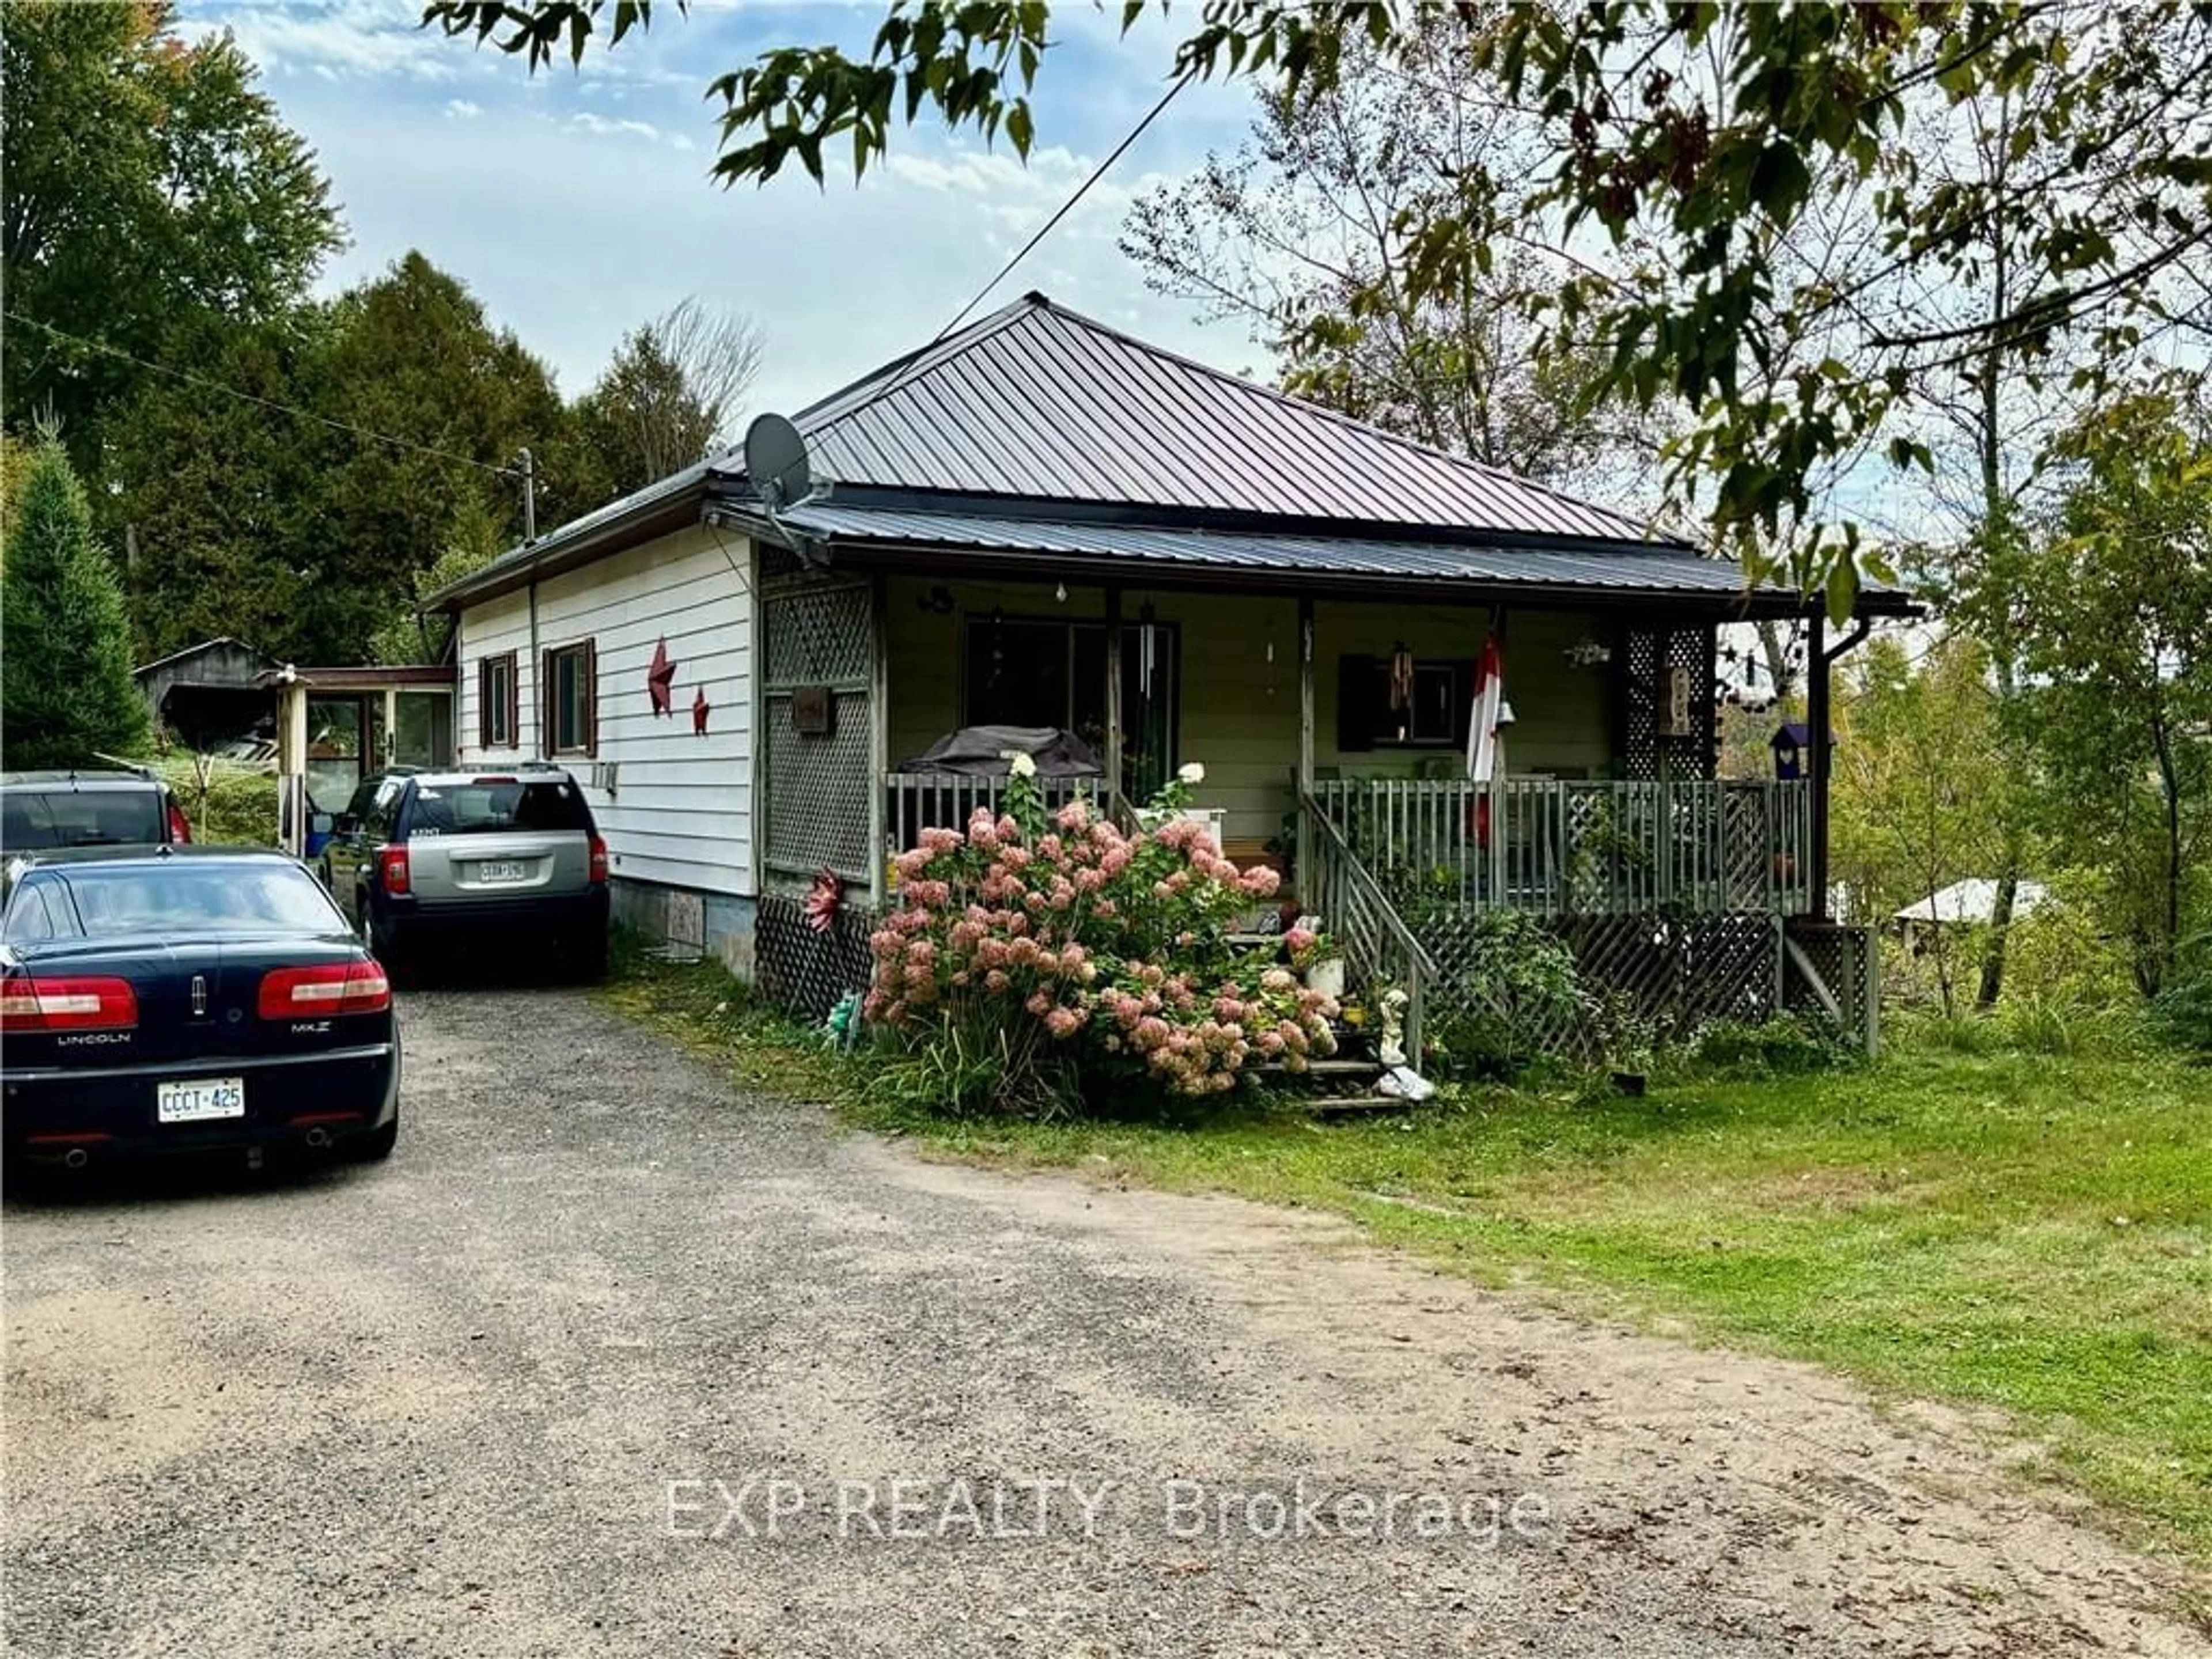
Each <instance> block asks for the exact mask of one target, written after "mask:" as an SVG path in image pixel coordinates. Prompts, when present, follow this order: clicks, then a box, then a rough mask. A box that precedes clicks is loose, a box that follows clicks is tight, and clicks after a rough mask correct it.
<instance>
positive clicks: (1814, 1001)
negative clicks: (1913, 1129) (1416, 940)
mask: <svg viewBox="0 0 2212 1659" xmlns="http://www.w3.org/2000/svg"><path fill="white" fill-rule="evenodd" d="M1545 927H1546V928H1547V931H1548V932H1550V933H1553V935H1554V936H1556V937H1557V938H1559V939H1561V940H1563V941H1564V942H1565V944H1566V945H1567V948H1568V949H1569V950H1571V951H1572V952H1573V953H1574V957H1575V965H1576V968H1577V970H1578V971H1579V973H1580V975H1581V978H1582V981H1583V986H1584V987H1586V988H1587V989H1589V990H1591V991H1593V992H1595V993H1597V994H1601V995H1613V996H1617V997H1620V998H1622V999H1624V1000H1626V1002H1627V1004H1628V1006H1629V1007H1630V1008H1631V1009H1632V1011H1633V1012H1635V1013H1636V1014H1637V1015H1638V1016H1639V1017H1640V1018H1644V1019H1646V1020H1649V1021H1651V1022H1653V1023H1654V1024H1656V1025H1657V1026H1658V1027H1659V1028H1660V1030H1662V1032H1664V1033H1667V1034H1669V1035H1672V1034H1677V1033H1680V1032H1684V1031H1686V1030H1689V1029H1690V1028H1692V1027H1693V1026H1695V1025H1697V1024H1700V1023H1701V1022H1703V1021H1705V1020H1711V1019H1737V1020H1743V1021H1746V1022H1748V1023H1753V1024H1755V1023H1757V1022H1758V1021H1760V1020H1764V1019H1769V1018H1772V1017H1773V1016H1774V1015H1775V1014H1776V1013H1778V1012H1782V1011H1784V1010H1790V1011H1792V1012H1812V1013H1818V1014H1822V1015H1827V1014H1829V1012H1830V1011H1829V1010H1828V1009H1827V1007H1826V1003H1825V1001H1823V1000H1822V999H1821V998H1820V995H1819V994H1818V992H1816V991H1815V990H1814V988H1813V987H1812V986H1811V984H1810V983H1809V981H1807V979H1806V978H1805V975H1804V974H1803V972H1802V969H1799V968H1798V967H1797V966H1796V964H1795V963H1792V962H1791V961H1790V959H1789V958H1788V957H1787V955H1786V953H1785V951H1784V944H1783V940H1784V924H1783V923H1782V922H1780V921H1778V919H1776V918H1774V917H1771V916H1761V915H1720V916H1696V917H1673V916H1658V915H1637V916H1567V917H1561V918H1558V919H1556V920H1553V921H1547V923H1546V924H1545ZM1788 929H1789V936H1790V938H1791V939H1795V940H1796V942H1797V943H1798V945H1800V947H1801V948H1802V949H1803V950H1805V951H1806V954H1807V956H1808V959H1809V960H1811V961H1812V962H1813V963H1814V968H1815V970H1816V971H1817V972H1818V973H1819V975H1820V979H1821V981H1822V983H1823V984H1824V985H1825V986H1826V987H1827V988H1828V990H1829V992H1830V994H1832V995H1833V996H1834V998H1835V999H1836V1000H1837V1003H1838V1011H1839V1012H1837V1013H1836V1014H1835V1015H1833V1016H1832V1017H1833V1018H1836V1020H1837V1023H1838V1024H1839V1025H1840V1026H1841V1027H1842V1030H1843V1031H1844V1035H1845V1036H1847V1037H1849V1038H1850V1039H1851V1040H1853V1041H1857V1042H1863V1043H1864V1044H1865V1045H1866V1046H1867V1047H1869V1048H1872V1046H1873V1044H1874V1041H1875V1027H1874V1024H1873V1023H1872V1019H1871V1016H1870V1012H1869V1010H1870V1006H1871V999H1873V998H1874V997H1875V994H1876V990H1875V983H1874V979H1873V975H1872V972H1871V969H1870V966H1869V964H1870V963H1871V960H1872V957H1871V947H1870V945H1869V939H1868V935H1867V933H1866V931H1865V930H1864V929H1863V928H1850V927H1835V926H1832V925H1830V924H1808V923H1802V922H1794V921H1793V922H1790V923H1789V924H1788ZM1478 939H1479V933H1478V930H1477V926H1476V924H1474V922H1472V921H1469V922H1465V923H1453V922H1450V921H1444V922H1440V923H1431V924H1430V925H1429V926H1427V927H1425V928H1424V929H1423V930H1422V934H1421V943H1422V945H1423V946H1424V947H1425V948H1426V950H1427V951H1428V952H1429V954H1430V955H1431V957H1433V958H1434V959H1435V961H1436V963H1437V968H1438V970H1439V971H1438V974H1437V980H1436V981H1435V982H1434V983H1433V984H1431V986H1430V987H1428V989H1427V993H1426V1010H1427V1018H1429V1019H1430V1020H1431V1022H1433V1021H1434V1020H1435V1019H1436V1018H1437V1016H1439V1015H1445V1016H1449V1015H1450V1014H1452V1013H1455V1012H1473V1011H1474V1006H1473V1005H1475V1004H1476V1003H1477V1001H1478V1000H1479V999H1480V996H1481V994H1482V991H1481V986H1480V981H1479V980H1477V979H1476V978H1474V974H1473V969H1474V966H1475V964H1476V963H1477V961H1478V959H1479V945H1478ZM1545 1035H1546V1046H1547V1048H1550V1049H1552V1050H1553V1052H1556V1053H1559V1054H1579V1053H1581V1052H1582V1051H1583V1049H1585V1048H1587V1047H1588V1046H1589V1035H1590V1034H1589V1032H1588V1031H1587V1030H1584V1029H1583V1028H1582V1027H1581V1026H1580V1025H1578V1024H1577V1025H1571V1026H1562V1027H1561V1028H1560V1029H1559V1030H1555V1031H1551V1032H1547V1033H1546V1034H1545Z"/></svg>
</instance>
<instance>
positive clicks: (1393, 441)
mask: <svg viewBox="0 0 2212 1659" xmlns="http://www.w3.org/2000/svg"><path fill="white" fill-rule="evenodd" d="M793 418H794V421H795V423H796V424H797V426H798V428H799V431H800V432H801V433H802V434H803V435H805V439H806V441H807V447H808V449H809V451H810V452H811V457H812V459H813V462H814V466H815V471H816V474H817V477H821V476H824V475H826V476H827V477H829V478H831V479H834V480H836V482H837V483H841V484H866V485H872V486H877V487H881V488H887V489H907V490H943V491H949V492H953V493H957V494H961V495H1003V496H1020V497H1027V498H1029V499H1030V501H1089V502H1114V503H1121V504H1126V505H1131V506H1139V505H1141V506H1151V507H1176V508H1181V509H1185V510H1198V511H1212V512H1224V513H1255V514H1263V515H1266V516H1269V517H1275V518H1301V519H1321V520H1334V521H1337V522H1339V523H1344V524H1382V525H1400V526H1435V527H1437V528H1449V529H1452V530H1456V531H1461V532H1468V531H1474V532H1498V533H1503V534H1507V535H1513V536H1540V537H1541V536H1565V537H1578V538H1586V539H1587V538H1596V539H1601V540H1606V541H1633V542H1641V541H1644V540H1645V539H1647V536H1648V532H1647V531H1646V530H1645V527H1644V526H1642V525H1640V524H1638V523H1637V522H1636V521H1635V520H1632V519H1629V518H1626V517H1625V516H1623V515H1622V514H1620V513H1613V512H1610V511H1608V510H1607V509H1606V508H1603V507H1595V506H1592V505H1590V504H1589V503H1588V502H1586V501H1577V500H1576V499H1575V498H1574V497H1572V496H1571V495H1565V494H1562V493H1561V492H1559V491H1558V490H1555V489H1550V488H1548V487H1547V486H1545V485H1542V484H1537V483H1530V482H1528V480H1526V479H1523V478H1517V477H1514V476H1513V475H1511V474H1510V473H1507V472H1503V471H1498V469H1497V468H1495V467H1489V466H1483V465H1479V464H1477V463H1475V462H1473V461H1468V460H1465V459H1461V458H1459V457H1457V456H1453V455H1447V454H1445V453H1442V452H1441V451H1438V450H1434V449H1430V448H1426V447H1424V446H1422V445H1419V444H1417V443H1413V442H1412V441H1409V440H1407V439H1404V438H1401V437H1397V436H1395V435H1391V434H1389V433H1387V432H1383V431H1380V430H1378V429H1377V428H1374V427H1370V426H1366V425H1364V424H1362V423H1361V422H1358V421H1354V420H1352V419H1351V418H1349V417H1348V416H1343V415H1339V414H1337V413H1335V412H1334V411H1333V410H1326V409H1322V408H1321V407H1319V406H1318V405H1316V404H1308V403H1302V402H1300V401H1299V400H1297V398H1289V397H1285V396H1284V395H1283V394H1282V393H1280V392H1273V391H1271V390H1269V389H1268V388H1267V387H1266V386H1258V385H1255V384H1254V383H1253V382H1252V381H1249V380H1242V379H1239V378H1238V377H1237V376H1236V375H1233V374H1224V373H1222V372H1221V371H1220V370H1218V369H1213V368H1206V367H1205V366H1204V365H1203V364H1200V363H1196V362H1191V361H1190V360H1189V359H1188V358H1186V357H1180V356H1176V355H1175V354H1174V353H1173V352H1170V351H1164V350H1162V349H1160V348H1158V347H1157V346H1152V345H1147V344H1146V343H1144V342H1142V341H1140V340H1136V339H1133V338H1131V337H1129V336H1128V335H1126V334H1123V333H1121V332H1120V331H1117V330H1115V329H1111V328H1109V327H1107V326H1106V325H1103V324H1102V323H1098V322H1096V321H1093V320H1092V319H1090V318H1088V317H1085V316H1082V315H1080V314H1079V313H1075V312H1072V311H1068V310H1066V309H1065V308H1064V307H1060V306H1056V305H1054V304H1053V303H1052V302H1051V301H1049V300H1047V299H1046V298H1044V296H1042V295H1036V294H1032V295H1027V296H1025V297H1024V298H1023V299H1021V300H1018V301H1016V302H1015V303H1013V304H1012V305H1011V306H1008V307H1006V309H1004V310H1003V311H1000V312H998V313H994V315H992V316H990V317H987V318H985V319H983V320H982V321H981V322H979V323H976V324H975V325H972V326H970V327H969V328H967V329H964V330H963V331H960V332H959V333H957V334H955V335H953V336H951V337H950V338H949V339H946V340H944V341H942V342H939V343H937V344H934V345H932V346H929V347H927V349H924V350H922V351H921V352H918V353H916V354H915V355H914V356H909V357H907V358H904V359H902V360H901V361H899V362H896V363H892V364H890V365H887V366H886V367H884V368H881V369H878V370H877V371H876V372H875V373H874V374H871V375H869V376H868V377H866V379H864V380H859V381H857V382H855V383H854V384H853V385H852V386H848V387H846V388H845V389H844V390H843V391H842V392H836V393H834V394H832V395H831V396H829V398H824V399H823V400H822V401H821V402H820V403H817V404H814V405H813V406H812V407H811V408H809V409H806V410H803V411H801V412H800V413H799V415H798V416H794V417H793ZM713 470H714V471H715V472H716V473H717V474H719V475H720V476H723V477H739V476H741V475H742V474H743V472H744V460H743V458H742V456H741V455H738V454H735V453H732V454H730V455H726V456H723V457H721V458H720V459H718V460H716V461H715V462H714V464H713Z"/></svg>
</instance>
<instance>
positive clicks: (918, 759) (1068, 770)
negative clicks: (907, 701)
mask: <svg viewBox="0 0 2212 1659" xmlns="http://www.w3.org/2000/svg"><path fill="white" fill-rule="evenodd" d="M1012 750H1018V751H1019V752H1020V753H1022V754H1024V755H1027V756H1029V757H1030V759H1032V760H1034V761H1035V762H1036V769H1037V775H1038V776H1039V777H1041V778H1095V777H1098V776H1100V775H1103V771H1104V769H1103V767H1101V766H1100V765H1099V763H1098V757H1097V753H1096V752H1095V751H1094V750H1092V749H1091V745H1090V744H1087V743H1085V742H1084V740H1083V739H1082V738H1079V737H1077V736H1076V735H1075V733H1074V732H1063V731H1062V730H1060V727H1058V726H963V727H962V728H961V729H960V730H959V731H957V732H953V733H951V735H950V736H948V737H942V738H939V739H938V740H937V741H936V742H935V743H933V744H930V745H929V747H928V748H927V749H925V750H922V751H921V753H920V754H919V755H916V756H915V757H914V758H913V759H912V760H910V761H908V762H907V763H904V764H903V765H902V766H901V767H900V768H899V770H900V771H902V772H938V773H946V774H950V775H953V776H955V777H963V778H1002V777H1004V776H1006V765H1007V763H1006V755H1007V754H1008V752H1009V751H1012Z"/></svg>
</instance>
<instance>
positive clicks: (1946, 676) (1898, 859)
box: [1833, 634, 2003, 1014]
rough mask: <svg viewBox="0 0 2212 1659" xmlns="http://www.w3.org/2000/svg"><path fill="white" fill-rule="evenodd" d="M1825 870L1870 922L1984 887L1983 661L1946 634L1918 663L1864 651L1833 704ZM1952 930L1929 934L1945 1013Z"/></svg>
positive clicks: (1986, 696) (1991, 833)
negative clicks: (1954, 890)
mask: <svg viewBox="0 0 2212 1659" xmlns="http://www.w3.org/2000/svg"><path fill="white" fill-rule="evenodd" d="M1836 720H1837V726H1838V732H1837V736H1838V744H1837V748H1836V757H1835V773H1834V789H1835V796H1834V809H1833V810H1834V818H1833V823H1834V836H1835V843H1836V851H1835V860H1834V869H1835V873H1836V875H1837V878H1838V879H1839V880H1841V881H1842V882H1843V883H1844V884H1845V886H1846V887H1848V888H1849V890H1850V896H1851V904H1852V908H1853V909H1854V910H1855V911H1857V914H1858V915H1860V916H1861V917H1862V918H1863V919H1865V920H1868V921H1880V920H1881V919H1883V918H1885V917H1887V916H1888V915H1892V914H1893V912H1895V911H1897V910H1899V909H1902V908H1904V907H1905V906H1906V905H1909V904H1917V903H1919V902H1923V901H1924V900H1926V899H1928V898H1929V897H1930V896H1932V895H1934V894H1936V893H1938V892H1941V891H1942V890H1943V889H1944V888H1946V887H1948V886H1949V885H1951V884H1952V883H1954V882H1957V881H1963V880H1966V879H1968V878H1976V877H1987V876H1988V874H1989V872H1990V869H1991V868H1992V867H1993V860H1995V859H1996V857H1997V856H1998V855H1999V853H2000V851H2001V848H2002V836H2001V835H2000V833H1999V832H1998V830H1997V829H1996V826H1995V825H1994V824H1993V823H1991V821H1990V816H1989V812H1988V808H1987V802H1988V800H1989V799H1990V794H1991V793H1992V792H1993V791H1995V790H1996V789H1997V788H1998V787H2001V784H2002V780H2001V778H2000V777H1999V776H1998V773H1999V772H2000V770H2001V769H2002V765H2003V760H2002V755H2001V753H2000V751H1999V748H1998V745H1997V742H1996V701H1995V699H1994V697H1993V696H1992V695H1991V690H1990V674H1989V659H1988V657H1987V655H1986V654H1985V653H1984V652H1983V650H1982V649H1981V647H1980V646H1979V644H1978V642H1976V641H1974V640H1973V639H1972V638H1970V637H1968V636H1966V635H1959V634H1954V635H1948V636H1946V637H1945V638H1943V639H1942V640H1939V641H1936V644H1934V645H1933V646H1931V647H1928V648H1927V650H1926V652H1925V654H1924V655H1923V657H1922V658H1921V659H1919V660H1918V661H1917V662H1916V661H1914V660H1913V659H1911V658H1909V657H1908V656H1907V654H1906V652H1905V646H1904V644H1903V643H1902V642H1901V641H1899V640H1897V639H1894V638H1885V639H1877V640H1875V641H1871V642H1870V643H1869V645H1868V647H1867V648H1866V651H1865V653H1864V654H1863V656H1862V657H1861V658H1860V659H1859V660H1858V662H1857V671H1856V672H1855V674H1854V675H1853V676H1852V679H1851V682H1850V684H1849V685H1848V686H1846V687H1845V688H1844V694H1843V695H1842V696H1840V697H1839V698H1838V700H1837V708H1836ZM1955 943H1956V942H1955V941H1954V939H1953V938H1952V937H1951V930H1950V929H1948V928H1947V927H1930V928H1929V929H1927V930H1926V944H1927V957H1928V960H1929V963H1931V964H1932V966H1933V968H1934V969H1935V973H1936V992H1937V994H1938V996H1939V997H1940V998H1941V999H1942V1004H1943V1012H1945V1013H1946V1014H1950V1013H1954V1012H1957V997H1958V992H1959V988H1960V978H1961V975H1962V973H1963V971H1964V968H1965V964H1964V963H1961V962H1960V959H1959V957H1958V955H1957V953H1956V949H1955Z"/></svg>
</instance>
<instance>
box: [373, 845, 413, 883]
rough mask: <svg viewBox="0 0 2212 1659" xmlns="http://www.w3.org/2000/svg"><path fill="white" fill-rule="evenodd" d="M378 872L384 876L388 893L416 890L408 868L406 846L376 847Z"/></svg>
mask: <svg viewBox="0 0 2212 1659" xmlns="http://www.w3.org/2000/svg"><path fill="white" fill-rule="evenodd" d="M376 872H377V874H378V875H380V876H381V877H382V878H384V890H385V891H386V892H387V893H407V892H411V891H413V890H414V889H413V884H412V879H411V878H410V876H409V874H408V870H407V849H406V848H404V847H380V848H377V849H376Z"/></svg>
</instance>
